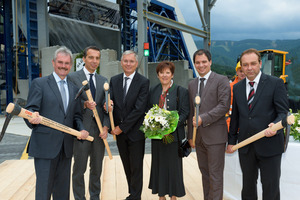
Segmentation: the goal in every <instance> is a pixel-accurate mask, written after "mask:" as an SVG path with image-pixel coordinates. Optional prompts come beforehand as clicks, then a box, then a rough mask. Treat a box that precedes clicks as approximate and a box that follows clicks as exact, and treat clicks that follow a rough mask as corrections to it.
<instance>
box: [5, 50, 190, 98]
mask: <svg viewBox="0 0 300 200" xmlns="http://www.w3.org/2000/svg"><path fill="white" fill-rule="evenodd" d="M58 48H59V46H52V47H46V48H43V49H42V50H41V57H40V62H41V70H42V76H48V75H50V74H51V73H52V72H53V66H52V59H53V55H54V52H55V51H56V50H57V49H58ZM76 55H77V54H73V56H74V58H75V56H76ZM174 64H175V73H174V81H175V83H176V84H178V85H181V86H183V87H185V88H187V87H188V82H189V81H190V80H191V79H192V78H193V72H192V70H191V69H188V62H187V61H174ZM156 66H157V63H149V64H148V75H149V79H150V86H154V85H156V84H158V83H159V80H158V78H157V74H156ZM72 71H74V67H73V68H72V69H71V72H72ZM122 72H123V70H122V67H121V64H120V61H118V60H117V52H116V51H115V50H111V49H104V50H101V59H100V70H99V74H101V75H102V76H104V77H106V78H107V79H108V81H109V80H110V78H111V77H112V76H115V75H117V74H120V73H122ZM18 84H19V90H20V94H18V95H17V94H15V93H14V98H20V99H22V102H23V101H26V99H27V95H28V88H29V85H28V80H18ZM1 102H2V100H1ZM3 102H5V101H4V100H3Z"/></svg>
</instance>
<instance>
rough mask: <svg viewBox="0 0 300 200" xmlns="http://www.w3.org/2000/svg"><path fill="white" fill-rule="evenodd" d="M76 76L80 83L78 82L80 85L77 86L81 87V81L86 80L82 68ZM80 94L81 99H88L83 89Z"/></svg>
mask: <svg viewBox="0 0 300 200" xmlns="http://www.w3.org/2000/svg"><path fill="white" fill-rule="evenodd" d="M78 78H79V80H80V84H79V85H80V87H79V88H81V87H82V86H83V85H82V82H83V81H87V79H86V75H85V73H84V71H83V69H81V70H80V71H79V73H78ZM81 95H83V99H84V100H87V99H88V98H87V95H86V92H85V91H84V92H83V93H82V94H81Z"/></svg>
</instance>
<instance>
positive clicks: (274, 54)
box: [259, 49, 300, 112]
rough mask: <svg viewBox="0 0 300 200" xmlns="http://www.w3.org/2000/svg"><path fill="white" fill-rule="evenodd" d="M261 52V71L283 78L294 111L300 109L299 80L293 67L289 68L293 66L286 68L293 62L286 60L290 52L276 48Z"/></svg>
mask: <svg viewBox="0 0 300 200" xmlns="http://www.w3.org/2000/svg"><path fill="white" fill-rule="evenodd" d="M259 52H260V54H261V59H262V67H261V71H262V72H264V73H265V74H269V75H271V76H277V77H279V78H281V79H282V80H283V81H284V83H285V85H286V88H287V90H288V96H289V104H290V108H291V109H292V110H293V112H297V110H300V85H299V83H298V82H299V81H298V80H296V79H295V76H293V74H291V71H292V69H289V68H290V67H292V66H289V67H288V68H286V67H287V66H288V65H290V64H292V63H291V61H290V60H288V61H287V60H286V55H287V54H288V53H289V52H286V51H280V50H275V49H265V50H261V51H259ZM287 74H289V75H291V77H288V75H287Z"/></svg>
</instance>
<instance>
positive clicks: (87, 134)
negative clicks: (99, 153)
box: [77, 130, 89, 140]
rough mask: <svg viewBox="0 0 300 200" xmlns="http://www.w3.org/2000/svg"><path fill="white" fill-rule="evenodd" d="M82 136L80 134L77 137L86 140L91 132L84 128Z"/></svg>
mask: <svg viewBox="0 0 300 200" xmlns="http://www.w3.org/2000/svg"><path fill="white" fill-rule="evenodd" d="M80 133H81V136H78V137H77V139H78V140H84V139H86V138H87V137H88V136H89V132H87V131H86V130H82V131H80Z"/></svg>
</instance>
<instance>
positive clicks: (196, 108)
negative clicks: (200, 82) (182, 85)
mask: <svg viewBox="0 0 300 200" xmlns="http://www.w3.org/2000/svg"><path fill="white" fill-rule="evenodd" d="M199 105H200V96H199V95H197V96H196V97H195V115H194V116H195V119H196V126H194V129H193V145H194V146H195V141H196V134H197V128H198V116H199Z"/></svg>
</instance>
